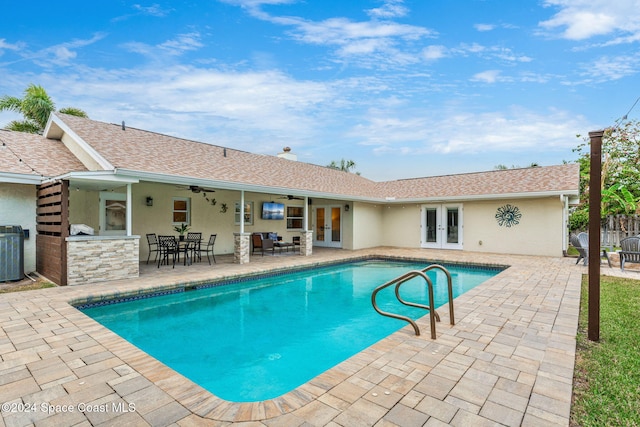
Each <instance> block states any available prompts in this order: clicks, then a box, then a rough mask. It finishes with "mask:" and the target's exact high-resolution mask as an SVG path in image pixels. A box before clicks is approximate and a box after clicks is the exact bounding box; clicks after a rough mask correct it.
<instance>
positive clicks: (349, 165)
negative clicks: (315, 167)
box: [327, 159, 360, 175]
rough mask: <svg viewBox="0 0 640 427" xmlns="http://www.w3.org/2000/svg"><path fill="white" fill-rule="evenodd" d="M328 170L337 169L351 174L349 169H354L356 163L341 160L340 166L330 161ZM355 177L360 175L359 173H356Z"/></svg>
mask: <svg viewBox="0 0 640 427" xmlns="http://www.w3.org/2000/svg"><path fill="white" fill-rule="evenodd" d="M327 167H328V168H331V169H337V170H340V171H343V172H351V169H353V168H355V167H356V162H354V161H353V160H345V159H341V160H340V164H338V162H336V161H335V160H331V163H329V164H328V165H327ZM356 175H360V172H356Z"/></svg>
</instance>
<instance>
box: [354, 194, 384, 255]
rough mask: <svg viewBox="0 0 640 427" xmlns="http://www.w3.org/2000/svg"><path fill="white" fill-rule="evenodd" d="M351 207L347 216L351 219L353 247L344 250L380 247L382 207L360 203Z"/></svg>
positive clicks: (381, 240) (381, 238)
mask: <svg viewBox="0 0 640 427" xmlns="http://www.w3.org/2000/svg"><path fill="white" fill-rule="evenodd" d="M352 205H353V206H352V207H351V209H350V212H349V213H348V214H347V215H349V216H350V217H351V225H352V236H353V237H352V245H353V246H352V247H351V248H345V249H363V248H371V247H375V246H380V245H382V244H383V237H382V233H381V230H382V229H383V226H382V206H381V205H375V204H371V203H361V202H356V203H353V204H352ZM345 229H346V227H345Z"/></svg>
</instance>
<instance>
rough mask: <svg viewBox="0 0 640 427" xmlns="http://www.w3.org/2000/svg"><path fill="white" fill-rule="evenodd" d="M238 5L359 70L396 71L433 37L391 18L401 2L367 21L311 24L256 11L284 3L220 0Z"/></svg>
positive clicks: (337, 19) (394, 2)
mask: <svg viewBox="0 0 640 427" xmlns="http://www.w3.org/2000/svg"><path fill="white" fill-rule="evenodd" d="M222 1H224V2H226V3H230V4H234V5H239V6H242V7H244V8H246V9H247V10H248V12H249V13H250V14H251V15H252V16H253V17H254V18H257V19H261V20H264V21H268V22H271V23H273V24H276V25H282V26H285V27H289V28H290V30H289V32H288V35H289V36H290V37H291V38H292V39H293V40H296V41H298V42H301V43H306V44H313V45H318V46H328V47H333V49H334V51H333V53H334V55H335V58H334V60H336V61H338V62H344V63H349V64H351V65H357V66H360V67H365V68H370V67H374V66H377V67H382V68H388V67H397V66H404V65H406V64H412V63H417V62H419V60H420V59H419V58H420V52H419V50H418V49H417V48H416V47H414V46H413V45H412V44H413V43H415V42H417V41H419V40H421V39H423V38H428V37H435V35H436V33H435V32H434V31H432V30H430V29H428V28H425V27H420V26H415V25H408V24H402V23H399V22H395V21H393V20H391V18H397V17H402V16H404V15H405V14H406V13H407V9H406V8H405V7H404V5H403V1H401V0H388V1H386V2H385V3H384V4H383V6H382V7H381V8H376V9H369V10H367V11H366V12H367V13H368V14H369V16H371V17H372V19H371V20H368V21H354V20H352V19H348V18H344V17H333V18H329V19H325V20H323V21H311V20H308V19H304V18H300V17H296V16H278V15H270V14H268V13H266V12H264V11H263V10H262V9H261V8H260V7H261V6H263V5H274V4H285V3H287V2H286V1H284V0H283V1H277V0H273V1H268V0H264V1H263V0H222Z"/></svg>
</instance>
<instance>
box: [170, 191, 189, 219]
mask: <svg viewBox="0 0 640 427" xmlns="http://www.w3.org/2000/svg"><path fill="white" fill-rule="evenodd" d="M176 202H186V203H187V209H185V210H182V209H176ZM176 212H185V213H186V214H187V220H186V221H178V222H176V221H174V220H173V218H174V216H175V213H176ZM183 223H184V224H187V225H191V198H190V197H174V198H173V199H171V224H172V225H180V224H183Z"/></svg>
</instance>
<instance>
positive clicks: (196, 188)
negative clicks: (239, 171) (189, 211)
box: [178, 185, 216, 193]
mask: <svg viewBox="0 0 640 427" xmlns="http://www.w3.org/2000/svg"><path fill="white" fill-rule="evenodd" d="M178 188H180V189H181V190H190V191H191V192H192V193H203V192H204V193H215V192H216V190H214V189H213V188H206V187H201V186H199V185H189V186H178Z"/></svg>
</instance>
